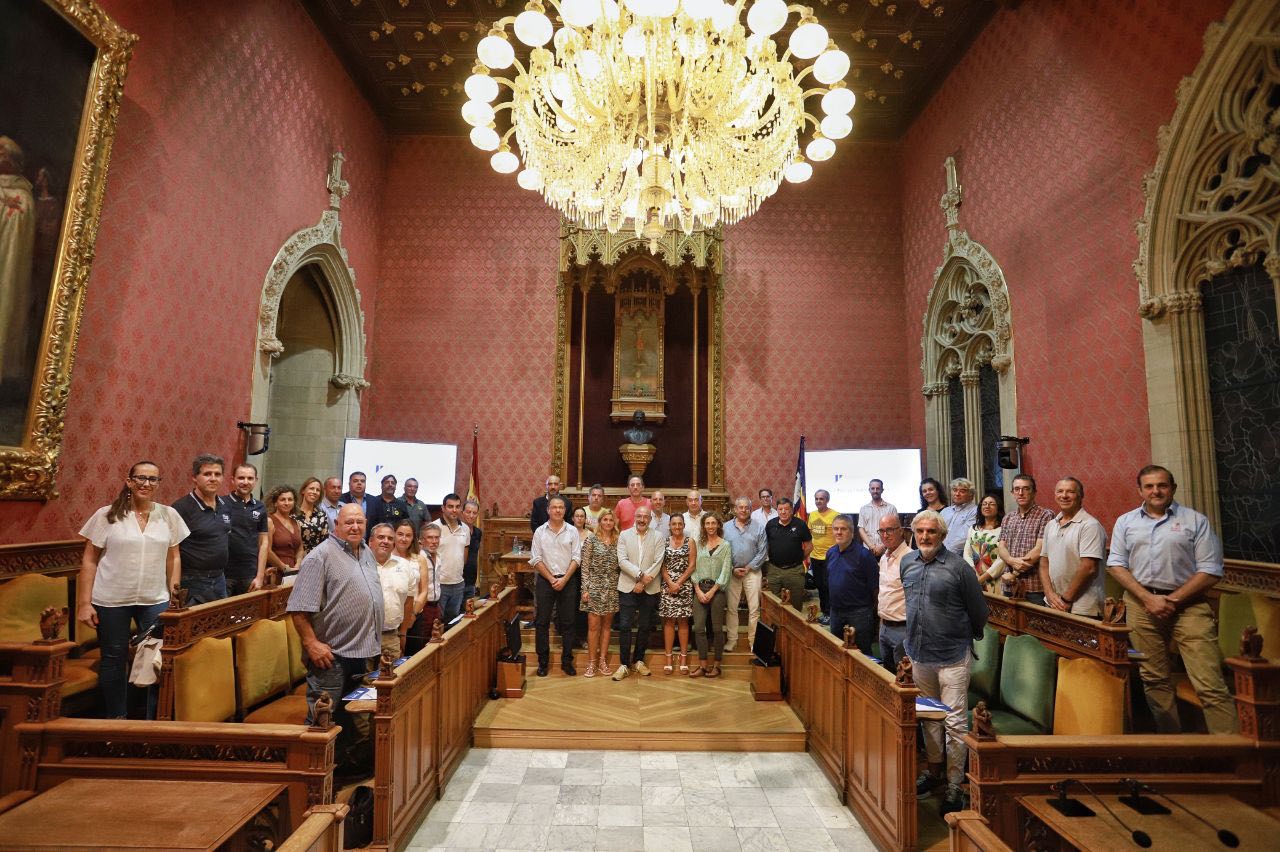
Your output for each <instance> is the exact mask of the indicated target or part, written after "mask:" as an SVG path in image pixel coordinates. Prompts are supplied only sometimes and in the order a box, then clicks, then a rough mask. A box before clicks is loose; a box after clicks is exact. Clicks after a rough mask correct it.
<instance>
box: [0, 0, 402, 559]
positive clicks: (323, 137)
mask: <svg viewBox="0 0 1280 852" xmlns="http://www.w3.org/2000/svg"><path fill="white" fill-rule="evenodd" d="M101 2H102V5H103V6H104V8H105V9H106V10H107V11H108V13H109V14H111V15H112V16H113V17H114V18H115V19H116V20H117V21H119V22H120V23H121V24H122V25H123V26H124V27H125V28H127V29H129V30H130V31H132V32H134V33H136V34H138V35H139V36H140V41H139V43H138V47H137V51H136V53H135V56H134V60H133V63H132V65H131V67H130V73H129V78H128V80H127V82H126V85H125V99H124V104H123V107H122V108H121V111H120V122H119V126H118V132H117V136H116V145H115V149H114V153H113V156H112V161H111V170H110V174H109V178H108V182H107V192H106V201H105V203H104V205H103V211H102V226H101V231H100V234H99V237H98V245H97V259H96V260H95V262H94V266H93V272H92V277H91V279H90V284H89V290H88V295H87V303H86V309H85V315H84V320H83V323H82V325H81V328H80V342H79V348H78V353H77V356H76V365H75V374H74V377H73V381H72V391H71V399H70V404H69V407H68V412H67V426H66V444H65V447H64V450H63V454H62V473H61V475H60V477H59V483H58V484H59V489H60V491H61V495H62V496H61V497H60V498H59V499H57V500H54V501H52V502H50V503H49V504H47V505H43V504H39V503H0V544H5V543H13V542H21V541H33V540H47V539H59V538H69V537H71V536H73V535H74V534H75V532H76V530H78V529H79V528H80V524H81V523H83V521H84V519H85V518H86V517H88V515H89V514H90V513H91V512H92V511H93V510H94V509H95V508H97V507H98V506H100V505H103V504H104V503H106V502H108V501H109V500H110V498H111V497H113V496H114V494H115V492H116V489H118V487H119V485H120V484H121V482H122V480H123V475H124V472H125V471H126V470H127V468H128V466H129V464H130V463H132V462H133V461H134V460H136V459H138V458H143V457H149V458H151V459H154V460H155V461H157V462H158V463H159V464H160V465H161V467H162V470H163V473H164V475H165V477H166V481H165V483H164V485H162V486H161V492H162V493H161V495H160V499H161V500H164V501H166V502H168V501H172V500H173V499H175V498H176V497H178V496H181V494H182V493H183V492H184V490H185V488H186V487H189V485H188V483H189V482H190V480H189V478H188V475H187V474H186V472H185V471H186V469H187V468H186V465H188V464H189V463H190V459H191V458H192V456H193V455H195V454H196V453H199V452H203V451H213V452H217V453H220V454H223V455H224V456H227V457H230V456H231V455H232V454H233V453H234V452H235V451H236V448H237V441H238V432H237V430H236V428H235V422H236V420H238V419H244V418H245V417H246V416H247V415H248V414H249V395H250V371H251V361H250V359H251V353H252V350H253V342H254V337H255V333H256V316H257V306H258V299H259V295H260V293H261V290H262V283H263V279H264V277H265V275H266V272H267V267H268V266H269V264H270V263H271V261H272V259H273V258H274V257H275V253H276V251H277V250H278V249H279V247H280V245H281V244H282V243H283V242H284V240H285V239H286V238H287V237H288V236H289V235H290V234H292V233H293V232H294V231H296V230H298V229H299V228H302V227H306V226H308V225H313V224H315V223H316V222H317V221H318V220H319V218H320V214H321V212H322V211H323V210H324V209H325V207H326V206H327V204H328V193H327V191H326V190H325V187H324V178H325V174H326V171H327V169H328V163H329V154H330V152H331V151H332V150H334V149H341V150H343V151H345V153H346V155H347V162H346V165H345V167H344V170H343V176H344V177H345V178H347V179H348V180H349V181H350V182H351V186H352V190H351V194H350V195H349V196H348V197H347V199H346V201H345V202H344V203H343V216H342V218H343V243H344V245H345V246H346V247H347V248H348V249H349V253H350V262H351V265H352V267H353V268H354V269H355V270H356V276H357V283H358V285H359V286H360V288H361V289H362V290H363V291H364V292H365V294H366V298H365V299H364V307H365V312H366V316H367V319H368V321H369V322H370V323H372V320H373V303H374V300H373V299H372V298H370V296H371V295H372V290H371V288H372V286H373V285H374V284H375V283H376V281H377V280H378V244H377V239H376V235H377V230H378V227H379V218H380V216H379V212H378V207H377V204H376V200H377V197H378V193H379V191H380V187H381V182H382V161H383V159H384V152H385V144H386V143H385V138H384V135H383V132H382V130H381V126H380V125H379V124H378V122H377V120H376V119H375V117H374V115H373V113H372V111H371V110H370V109H369V107H368V106H367V105H366V104H365V102H364V100H363V99H362V98H361V97H360V95H359V93H358V91H357V90H356V88H355V86H354V85H353V84H352V82H351V81H350V79H349V78H348V77H347V75H346V73H345V72H344V71H343V69H342V66H341V65H340V64H339V62H338V60H337V59H336V58H335V57H334V56H333V55H332V53H331V51H330V50H329V47H328V45H327V44H326V43H325V41H324V38H323V37H322V36H321V35H320V34H319V32H318V31H317V30H316V28H315V26H314V24H312V22H311V20H310V19H309V18H308V17H307V15H306V13H305V12H304V11H303V10H302V8H301V7H300V6H299V5H298V4H296V3H292V2H270V3H262V2H252V1H251V0H224V2H219V3H198V4H197V3H189V2H185V1H184V0H101Z"/></svg>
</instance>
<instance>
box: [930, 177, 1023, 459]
mask: <svg viewBox="0 0 1280 852" xmlns="http://www.w3.org/2000/svg"><path fill="white" fill-rule="evenodd" d="M946 171H947V191H946V193H945V194H944V195H943V196H942V200H941V202H940V205H941V207H942V209H943V212H944V214H945V215H946V220H947V242H946V245H945V246H944V248H943V255H942V265H941V266H939V267H938V270H937V272H936V273H934V281H933V287H932V288H931V289H930V291H929V300H928V307H927V309H926V310H925V315H924V323H923V327H924V333H923V335H922V337H921V339H920V348H921V354H922V359H921V362H920V370H921V373H922V374H923V377H924V386H923V387H922V388H921V390H922V392H923V393H924V397H925V444H926V452H927V458H928V461H927V469H928V471H929V473H930V475H931V476H935V477H937V478H938V479H940V480H942V481H943V482H946V481H947V480H948V479H950V478H951V470H952V459H953V454H954V453H963V454H964V459H965V465H964V469H965V471H966V476H968V478H969V479H971V480H973V481H974V482H975V483H981V482H982V481H983V476H982V473H983V458H984V456H987V455H989V454H990V453H991V452H993V449H992V448H991V447H984V446H983V441H982V422H981V400H980V396H979V384H978V382H979V371H980V370H981V368H982V367H984V366H987V365H990V366H991V368H992V369H993V370H995V372H996V375H997V376H998V377H999V383H1000V385H999V386H1000V429H1001V432H1002V434H1006V435H1016V434H1017V398H1016V395H1015V385H1014V367H1013V326H1012V321H1011V318H1010V313H1009V288H1008V286H1007V285H1006V284H1005V279H1004V272H1003V271H1001V269H1000V264H998V263H996V260H995V258H994V257H992V256H991V253H990V252H989V251H987V250H986V248H984V247H983V246H982V244H981V243H978V242H977V241H975V240H973V239H972V238H971V237H970V236H969V233H968V232H967V231H966V230H965V229H964V228H962V227H960V204H961V201H962V190H961V187H960V184H959V183H958V181H957V179H956V173H955V161H954V160H953V159H952V158H951V157H948V158H947V161H946ZM956 377H959V379H960V383H961V386H962V387H963V390H964V419H965V446H964V447H952V446H951V432H950V423H951V399H950V395H949V394H948V388H947V383H948V380H949V379H952V378H956Z"/></svg>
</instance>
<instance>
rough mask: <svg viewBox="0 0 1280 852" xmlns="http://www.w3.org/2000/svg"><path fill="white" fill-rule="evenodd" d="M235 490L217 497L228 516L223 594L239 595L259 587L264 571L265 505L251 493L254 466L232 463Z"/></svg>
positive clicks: (256, 473)
mask: <svg viewBox="0 0 1280 852" xmlns="http://www.w3.org/2000/svg"><path fill="white" fill-rule="evenodd" d="M232 482H233V484H234V485H235V490H234V491H232V492H231V493H230V494H228V495H226V496H225V497H222V498H220V503H221V505H222V507H223V509H224V510H225V511H226V513H227V514H228V515H230V516H231V530H230V535H229V537H228V540H227V594H228V595H243V594H244V593H245V592H251V591H253V590H254V589H260V588H262V580H263V577H264V576H265V574H266V571H267V548H268V546H269V543H268V541H267V507H266V505H265V504H263V502H262V501H261V500H259V499H257V498H255V497H254V496H253V489H254V487H255V486H257V484H258V469H257V468H256V467H254V466H253V465H251V464H248V463H247V462H246V463H245V464H241V465H236V469H235V474H234V475H233V477H232Z"/></svg>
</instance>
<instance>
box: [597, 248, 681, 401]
mask: <svg viewBox="0 0 1280 852" xmlns="http://www.w3.org/2000/svg"><path fill="white" fill-rule="evenodd" d="M664 289H665V286H664V282H663V277H661V276H660V275H659V274H658V273H657V272H655V271H653V270H651V269H646V268H643V267H641V266H633V268H632V269H630V270H629V271H627V272H624V273H622V274H620V275H619V276H618V283H617V294H616V296H615V297H614V319H613V326H614V335H613V341H614V343H613V397H612V403H613V407H612V411H610V413H609V416H610V418H611V419H612V420H613V421H614V422H615V423H617V422H620V421H623V420H630V419H631V418H632V417H633V416H634V414H635V412H637V411H643V412H644V413H645V416H646V417H647V418H648V419H649V420H652V421H655V422H658V423H661V422H662V421H663V420H664V419H665V418H666V416H667V409H666V403H667V401H666V398H665V395H664V390H665V388H664V379H665V375H664V373H665V369H666V368H665V367H664V362H665V359H664V357H663V355H664V352H663V350H664V346H665V340H664V337H663V331H664V328H665V326H664V323H663V319H664V317H663V313H664V310H665V305H666V299H665V298H664V292H663V291H664Z"/></svg>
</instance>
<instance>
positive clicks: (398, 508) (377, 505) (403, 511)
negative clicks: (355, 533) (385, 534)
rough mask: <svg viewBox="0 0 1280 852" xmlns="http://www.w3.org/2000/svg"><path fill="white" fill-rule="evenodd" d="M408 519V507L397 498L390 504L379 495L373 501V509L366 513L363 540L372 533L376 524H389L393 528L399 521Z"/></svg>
mask: <svg viewBox="0 0 1280 852" xmlns="http://www.w3.org/2000/svg"><path fill="white" fill-rule="evenodd" d="M408 517H409V506H408V504H407V503H405V502H404V501H403V500H401V499H400V498H399V497H396V498H395V499H393V500H392V501H391V502H390V503H388V502H387V501H386V500H383V499H382V496H381V495H379V496H377V497H375V498H374V500H373V508H372V509H370V510H369V513H368V523H366V524H365V528H364V531H365V538H368V537H369V534H370V533H372V532H373V528H374V527H375V526H377V525H378V524H391V526H392V527H394V526H395V525H396V524H398V523H399V522H400V521H402V520H405V519H407V518H408Z"/></svg>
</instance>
